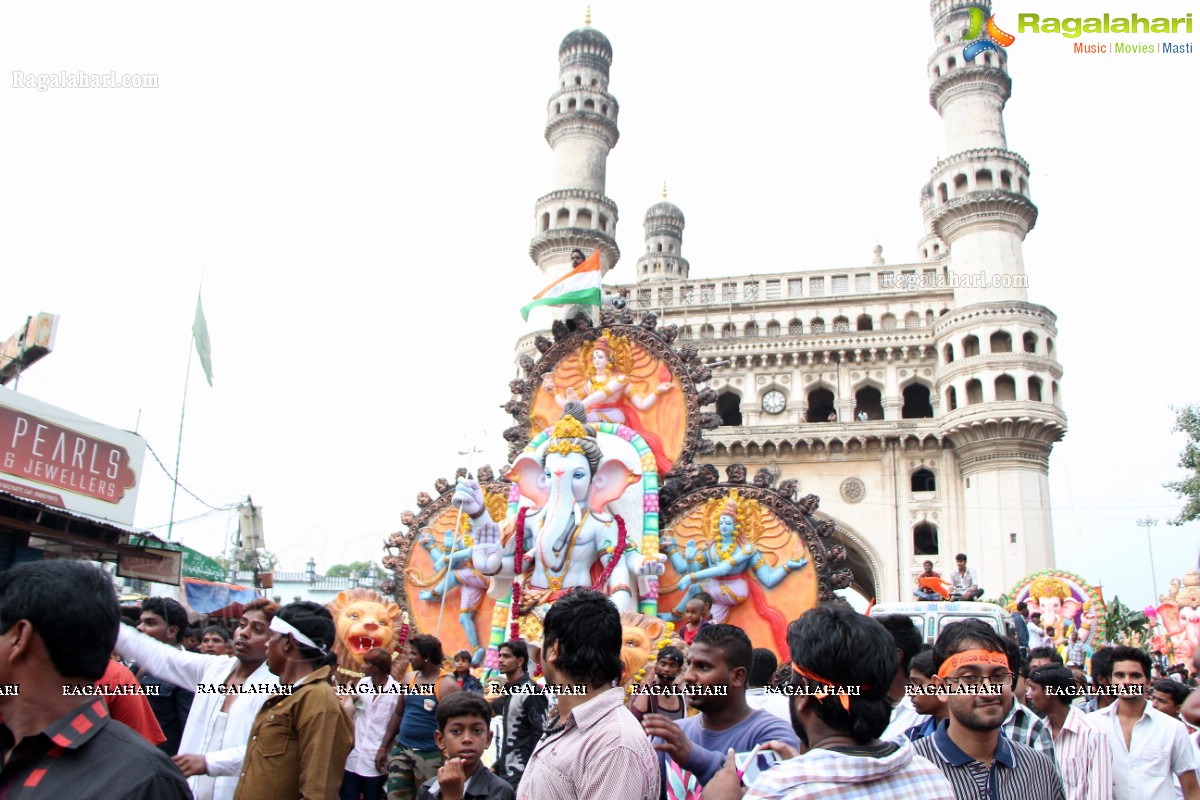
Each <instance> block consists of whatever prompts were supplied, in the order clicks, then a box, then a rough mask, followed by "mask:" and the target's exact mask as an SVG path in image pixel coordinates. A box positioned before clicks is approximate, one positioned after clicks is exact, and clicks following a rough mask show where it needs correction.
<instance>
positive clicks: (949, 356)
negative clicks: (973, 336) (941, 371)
mask: <svg viewBox="0 0 1200 800" xmlns="http://www.w3.org/2000/svg"><path fill="white" fill-rule="evenodd" d="M942 363H944V364H953V363H954V345H952V344H948V345H946V346H945V347H943V348H942Z"/></svg>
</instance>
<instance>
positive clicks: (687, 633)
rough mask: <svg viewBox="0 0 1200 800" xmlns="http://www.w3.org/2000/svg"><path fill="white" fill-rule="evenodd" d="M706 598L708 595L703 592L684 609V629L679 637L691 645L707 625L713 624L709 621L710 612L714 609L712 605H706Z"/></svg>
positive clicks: (688, 602)
mask: <svg viewBox="0 0 1200 800" xmlns="http://www.w3.org/2000/svg"><path fill="white" fill-rule="evenodd" d="M704 597H708V595H707V594H704V592H701V593H700V594H697V595H696V596H695V597H693V598H692V599H691V600H688V601H687V605H685V606H684V607H683V628H682V629H681V630H680V631H679V635H680V636H682V637H683V640H684V641H685V642H687V643H688V644H689V645H690V644H691V643H692V642H693V641H695V639H696V632H697V631H699V630H700V629H701V628H703V627H705V626H706V625H711V624H712V623H711V622H709V621H708V619H707V618H708V616H709V611H710V609H711V608H712V603H711V602H709V603H707V604H706V603H705V602H704V599H703V598H704Z"/></svg>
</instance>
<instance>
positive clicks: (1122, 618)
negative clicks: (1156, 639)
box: [1108, 597, 1154, 644]
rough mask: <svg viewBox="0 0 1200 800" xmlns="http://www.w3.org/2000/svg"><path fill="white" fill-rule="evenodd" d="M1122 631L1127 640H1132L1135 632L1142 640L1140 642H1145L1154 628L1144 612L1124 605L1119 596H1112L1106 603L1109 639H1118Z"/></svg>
mask: <svg viewBox="0 0 1200 800" xmlns="http://www.w3.org/2000/svg"><path fill="white" fill-rule="evenodd" d="M1122 633H1123V634H1125V637H1126V639H1128V640H1132V639H1133V637H1134V634H1137V635H1138V636H1139V637H1141V639H1142V640H1143V642H1142V643H1143V644H1146V640H1149V638H1150V635H1151V634H1152V633H1154V628H1153V626H1152V625H1150V620H1149V619H1148V618H1147V617H1146V615H1145V614H1143V613H1142V612H1141V611H1138V610H1136V609H1132V608H1130V607H1129V606H1127V605H1125V604H1124V603H1122V602H1121V599H1120V598H1119V597H1114V598H1113V599H1112V602H1111V603H1109V604H1108V638H1109V641H1113V642H1115V641H1118V640H1119V638H1120V635H1121V634H1122Z"/></svg>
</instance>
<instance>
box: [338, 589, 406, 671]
mask: <svg viewBox="0 0 1200 800" xmlns="http://www.w3.org/2000/svg"><path fill="white" fill-rule="evenodd" d="M325 607H326V608H328V609H329V613H330V614H332V615H333V620H334V623H335V624H336V625H337V642H336V643H335V644H334V647H333V650H334V653H335V654H336V655H337V658H338V672H339V673H340V677H342V678H351V677H354V676H355V675H357V676H359V677H361V676H362V657H363V654H364V653H366V652H367V651H368V650H370V649H372V648H375V647H382V648H383V649H384V650H388V651H391V649H392V644H393V642H395V641H397V637H398V634H399V632H400V627H401V624H402V623H401V619H400V607H399V606H398V605H396V604H395V603H389V602H387V601H386V600H385V599H384V596H383V595H382V594H380V593H379V592H377V591H375V590H373V589H351V590H350V591H348V592H338V596H337V597H336V598H334V600H333V601H332V602H330V603H328V604H326V606H325Z"/></svg>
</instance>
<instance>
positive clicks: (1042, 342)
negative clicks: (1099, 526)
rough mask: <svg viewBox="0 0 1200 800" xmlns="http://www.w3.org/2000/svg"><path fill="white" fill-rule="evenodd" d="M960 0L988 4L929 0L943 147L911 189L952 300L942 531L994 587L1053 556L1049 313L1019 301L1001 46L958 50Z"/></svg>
mask: <svg viewBox="0 0 1200 800" xmlns="http://www.w3.org/2000/svg"><path fill="white" fill-rule="evenodd" d="M973 7H974V8H979V9H981V10H982V13H983V15H984V17H983V19H984V20H986V18H987V16H990V14H991V10H990V8H989V4H988V3H987V2H981V1H980V0H933V1H932V2H931V3H930V11H931V14H932V16H933V29H934V35H935V37H936V39H935V41H936V50H935V51H934V55H933V57H932V58H931V59H930V61H929V78H930V81H931V86H930V90H929V99H930V102H931V103H932V105H933V107H934V108H935V109H937V111H938V113H939V114H940V115H941V116H942V119H943V120H944V121H945V123H946V153H947V154H948V155H946V157H945V158H943V159H942V160H941V161H940V162H939V163H938V164H937V166H936V167H934V170H933V173H932V177H931V179H930V181H929V183H928V185H927V186H926V187H925V190H924V193H923V195H922V208H923V211H924V215H925V221H926V224H927V234H926V236H925V238H924V239H923V240H922V243H921V249H922V254H923V255H924V256H925V257H926V258H928V259H930V260H937V261H940V262H941V263H942V265H943V267H944V268H946V269H944V270H939V273H941V274H943V275H945V277H947V278H948V279H949V280H950V281H951V283H950V285H951V286H952V287H953V288H954V301H955V302H954V308H953V310H952V311H950V312H948V313H945V314H943V315H942V316H941V317H940V318H939V319H938V321H937V323H936V326H935V329H934V334H935V337H936V347H937V354H938V367H939V368H938V370H937V391H938V392H939V396H940V399H941V401H942V402H941V408H942V416H941V419H942V423H941V426H940V431H941V434H942V436H943V437H944V438H945V441H947V442H948V443H949V444H950V445H951V446H952V447H953V452H954V455H955V457H956V458H957V459H958V461H959V466H960V469H961V474H962V485H961V486H959V487H956V492H957V496H958V498H957V500H958V503H959V504H960V511H961V513H960V514H959V519H960V520H962V529H961V530H960V531H952V532H951V537H950V541H951V542H952V543H953V547H954V548H955V551H956V552H957V551H961V552H965V553H966V554H967V555H968V558H969V565H970V566H973V567H974V568H975V569H977V570H978V571H979V577H980V583H981V586H982V587H983V588H984V591H985V596H988V597H996V596H999V595H1000V594H1001V593H1004V592H1007V591H1008V590H1009V589H1010V588H1011V587H1012V585H1013V584H1014V583H1015V582H1016V581H1017V580H1018V579H1019V578H1021V577H1022V576H1023V575H1024V574H1025V573H1027V572H1030V571H1039V570H1043V569H1047V568H1049V567H1053V566H1055V564H1054V537H1053V532H1052V530H1051V522H1050V490H1049V478H1048V468H1049V459H1050V451H1051V448H1052V447H1053V446H1054V443H1055V442H1057V441H1058V440H1059V439H1061V438H1062V437H1063V435H1064V433H1065V432H1066V425H1067V420H1066V417H1065V415H1064V414H1063V412H1062V393H1061V390H1060V388H1059V382H1060V381H1061V379H1062V366H1061V365H1060V364H1059V362H1058V360H1057V355H1056V351H1055V339H1056V338H1057V336H1058V329H1057V328H1056V327H1055V326H1056V318H1055V316H1054V314H1053V313H1052V312H1051V311H1050V310H1049V309H1047V308H1045V307H1043V306H1039V305H1034V304H1032V303H1030V302H1028V291H1027V287H1028V280H1027V278H1026V275H1025V264H1024V259H1023V257H1022V253H1021V247H1022V242H1023V241H1024V239H1025V235H1026V234H1027V233H1028V232H1029V230H1030V229H1031V228H1033V225H1034V222H1035V221H1036V219H1037V207H1036V206H1034V205H1033V203H1032V201H1030V199H1029V165H1028V164H1026V163H1025V160H1024V159H1023V158H1021V157H1020V156H1019V155H1017V154H1016V153H1014V152H1012V151H1011V150H1009V149H1008V143H1007V140H1006V138H1005V134H1004V118H1003V109H1004V104H1005V102H1006V101H1007V100H1008V97H1009V94H1010V92H1011V89H1012V80H1011V79H1010V78H1009V76H1008V72H1007V68H1006V67H1007V53H1006V52H1005V49H1004V48H1003V47H1001V48H999V49H994V50H983V51H982V52H980V53H979V54H978V55H976V56H975V58H974V60H973V61H969V62H968V61H966V60H965V58H964V54H963V49H964V46H965V45H966V44H967V42H965V41H964V39H963V36H964V32H965V31H967V30H968V28H969V26H970V24H971V11H972V8H973ZM977 13H978V12H977ZM1014 22H1015V20H1014ZM1001 27H1003V26H1002V25H1001ZM947 251H948V253H947ZM952 555H953V554H951V556H952Z"/></svg>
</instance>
